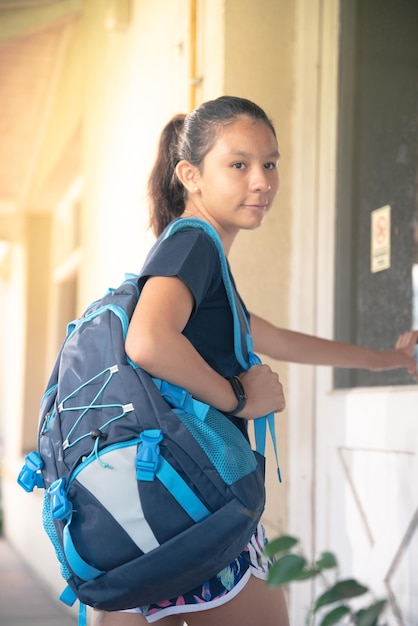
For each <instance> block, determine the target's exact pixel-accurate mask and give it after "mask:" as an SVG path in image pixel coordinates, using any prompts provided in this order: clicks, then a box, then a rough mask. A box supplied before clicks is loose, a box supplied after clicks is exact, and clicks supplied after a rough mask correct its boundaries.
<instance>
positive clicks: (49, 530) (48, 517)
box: [42, 491, 71, 580]
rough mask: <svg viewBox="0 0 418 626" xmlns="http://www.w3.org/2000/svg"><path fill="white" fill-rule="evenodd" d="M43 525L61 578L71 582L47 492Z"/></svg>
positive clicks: (43, 510) (43, 508)
mask: <svg viewBox="0 0 418 626" xmlns="http://www.w3.org/2000/svg"><path fill="white" fill-rule="evenodd" d="M42 524H43V527H44V530H45V532H46V534H47V535H48V537H49V539H50V540H51V542H52V545H53V546H54V549H55V554H56V556H57V559H58V561H59V564H60V570H61V576H62V577H63V578H64V580H69V579H70V578H71V572H70V570H69V569H68V566H67V563H66V561H65V557H64V552H63V550H62V547H61V544H60V542H59V539H58V534H57V531H56V529H55V525H54V521H53V519H52V514H51V505H50V502H49V495H48V494H47V493H46V491H45V493H44V503H43V507H42Z"/></svg>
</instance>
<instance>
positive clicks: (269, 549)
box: [264, 535, 299, 557]
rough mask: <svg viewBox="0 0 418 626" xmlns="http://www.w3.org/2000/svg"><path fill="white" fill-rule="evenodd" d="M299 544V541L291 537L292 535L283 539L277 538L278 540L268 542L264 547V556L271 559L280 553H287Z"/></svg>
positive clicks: (284, 536) (282, 537)
mask: <svg viewBox="0 0 418 626" xmlns="http://www.w3.org/2000/svg"><path fill="white" fill-rule="evenodd" d="M298 543H299V539H296V538H295V537H291V536H290V535H282V536H281V537H277V538H276V539H273V540H272V541H269V542H268V544H267V545H266V546H265V547H264V554H265V555H266V556H270V557H271V556H275V555H276V554H279V553H280V552H287V551H288V550H290V549H291V548H293V546H295V545H296V544H298Z"/></svg>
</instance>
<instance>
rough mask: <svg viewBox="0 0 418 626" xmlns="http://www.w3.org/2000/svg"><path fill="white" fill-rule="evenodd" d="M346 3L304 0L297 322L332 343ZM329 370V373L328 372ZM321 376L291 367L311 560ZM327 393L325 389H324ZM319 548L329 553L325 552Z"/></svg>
mask: <svg viewBox="0 0 418 626" xmlns="http://www.w3.org/2000/svg"><path fill="white" fill-rule="evenodd" d="M339 5H340V3H339V0H332V1H331V2H330V1H329V0H309V2H307V1H306V0H296V2H295V11H296V14H295V17H296V28H295V32H296V46H295V59H296V60H295V92H296V93H295V114H294V126H293V146H294V158H293V164H294V167H293V172H292V186H293V212H292V216H293V224H292V265H291V272H292V282H291V294H290V311H289V318H290V320H291V326H292V328H293V329H295V330H299V331H301V332H306V333H311V334H317V335H319V336H322V337H328V338H332V335H333V309H334V303H333V296H334V289H333V284H334V264H333V262H331V263H330V259H333V251H334V215H335V187H336V159H337V155H336V147H337V111H338V89H337V84H338V56H339V55H338V50H339ZM320 370H321V371H320ZM318 376H322V377H323V376H325V378H326V383H325V386H326V387H328V389H332V370H331V368H313V367H310V366H300V365H290V366H289V390H288V397H289V402H288V405H289V407H290V409H289V482H290V485H291V488H290V492H289V524H288V527H289V532H290V533H291V534H294V535H295V536H297V537H299V538H300V539H301V541H302V546H303V548H304V550H305V552H306V553H307V555H308V556H314V555H315V554H316V552H317V546H316V539H315V537H316V528H315V524H316V521H315V520H316V510H315V478H316V458H315V448H316V405H317V384H318ZM321 387H322V385H321ZM318 549H324V547H323V546H318ZM312 597H313V585H312V584H309V583H305V584H303V585H297V584H295V585H293V587H292V588H291V590H290V597H289V604H290V612H291V616H292V622H294V623H297V624H299V623H301V624H302V623H304V621H305V618H306V610H307V607H308V606H309V604H310V603H311V601H312Z"/></svg>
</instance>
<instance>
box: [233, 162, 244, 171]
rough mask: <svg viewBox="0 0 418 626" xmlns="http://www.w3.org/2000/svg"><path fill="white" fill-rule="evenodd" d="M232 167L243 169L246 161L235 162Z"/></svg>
mask: <svg viewBox="0 0 418 626" xmlns="http://www.w3.org/2000/svg"><path fill="white" fill-rule="evenodd" d="M232 167H234V168H235V169H236V170H243V169H244V167H245V163H242V162H238V163H234V164H233V166H232Z"/></svg>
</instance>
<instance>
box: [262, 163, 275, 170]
mask: <svg viewBox="0 0 418 626" xmlns="http://www.w3.org/2000/svg"><path fill="white" fill-rule="evenodd" d="M276 167H277V165H276V163H273V162H272V163H264V169H266V170H274V169H276Z"/></svg>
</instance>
